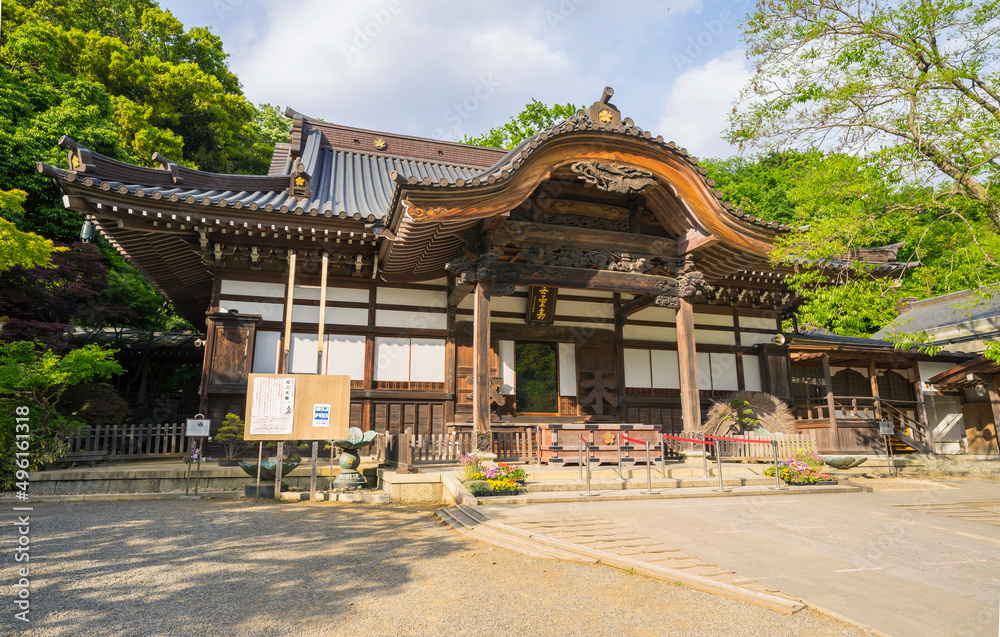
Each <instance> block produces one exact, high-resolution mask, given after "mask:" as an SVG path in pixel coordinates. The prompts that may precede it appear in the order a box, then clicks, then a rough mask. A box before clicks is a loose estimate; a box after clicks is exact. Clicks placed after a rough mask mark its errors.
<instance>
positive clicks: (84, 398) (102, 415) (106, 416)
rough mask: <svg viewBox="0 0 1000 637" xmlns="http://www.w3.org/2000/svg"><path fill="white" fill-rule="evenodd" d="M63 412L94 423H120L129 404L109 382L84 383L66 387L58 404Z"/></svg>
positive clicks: (127, 411)
mask: <svg viewBox="0 0 1000 637" xmlns="http://www.w3.org/2000/svg"><path fill="white" fill-rule="evenodd" d="M56 407H57V409H58V410H59V412H60V413H61V414H65V415H66V416H67V417H70V418H76V419H81V420H85V421H86V422H87V423H89V424H92V425H120V424H122V423H124V422H125V418H127V417H128V415H129V406H128V403H127V402H125V400H124V399H123V398H122V397H121V396H120V395H118V392H117V391H115V388H114V387H112V386H111V385H109V384H108V383H83V384H81V385H72V386H70V387H67V388H66V391H64V392H63V394H62V396H61V397H60V398H59V403H58V404H57V405H56Z"/></svg>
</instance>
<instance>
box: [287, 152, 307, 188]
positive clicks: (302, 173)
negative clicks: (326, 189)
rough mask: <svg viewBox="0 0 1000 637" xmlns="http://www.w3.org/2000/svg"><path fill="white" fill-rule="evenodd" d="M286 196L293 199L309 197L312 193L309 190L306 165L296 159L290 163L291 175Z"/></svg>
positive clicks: (299, 159)
mask: <svg viewBox="0 0 1000 637" xmlns="http://www.w3.org/2000/svg"><path fill="white" fill-rule="evenodd" d="M289 179H290V181H289V184H288V194H290V195H291V196H293V197H309V196H310V193H311V192H312V191H311V190H310V188H309V181H310V176H309V173H307V172H306V165H305V163H303V162H302V159H301V158H299V157H297V158H296V159H295V161H293V162H292V174H291V175H290V177H289Z"/></svg>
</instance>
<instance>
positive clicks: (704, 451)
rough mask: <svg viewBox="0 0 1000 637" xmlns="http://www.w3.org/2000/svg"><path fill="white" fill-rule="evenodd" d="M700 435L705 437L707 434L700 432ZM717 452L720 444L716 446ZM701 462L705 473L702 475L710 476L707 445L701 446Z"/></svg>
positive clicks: (704, 476)
mask: <svg viewBox="0 0 1000 637" xmlns="http://www.w3.org/2000/svg"><path fill="white" fill-rule="evenodd" d="M698 435H699V436H703V437H704V435H705V434H698ZM715 453H719V446H718V445H716V446H715ZM701 464H702V472H703V473H704V475H702V476H701V477H703V478H707V477H708V447H705V446H702V448H701Z"/></svg>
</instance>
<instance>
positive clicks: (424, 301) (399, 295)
mask: <svg viewBox="0 0 1000 637" xmlns="http://www.w3.org/2000/svg"><path fill="white" fill-rule="evenodd" d="M376 298H377V299H378V302H379V303H380V304H381V303H384V304H386V305H411V306H413V307H418V308H419V307H435V308H443V307H447V305H448V293H447V292H446V291H444V290H441V291H434V290H414V289H409V288H385V287H383V288H379V289H378V293H377V297H376Z"/></svg>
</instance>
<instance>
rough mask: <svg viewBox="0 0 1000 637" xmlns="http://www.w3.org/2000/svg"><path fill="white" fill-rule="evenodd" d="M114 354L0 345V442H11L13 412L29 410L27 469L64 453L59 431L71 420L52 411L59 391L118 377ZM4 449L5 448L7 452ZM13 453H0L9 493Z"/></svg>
mask: <svg viewBox="0 0 1000 637" xmlns="http://www.w3.org/2000/svg"><path fill="white" fill-rule="evenodd" d="M114 354H115V351H114V350H105V349H101V348H100V347H98V346H96V345H88V346H86V347H82V348H80V349H76V350H73V351H71V352H68V353H66V354H65V355H63V356H59V355H57V354H55V353H53V352H52V351H51V350H49V349H47V348H45V347H43V346H41V345H40V344H38V343H31V342H27V341H21V342H15V343H0V397H3V398H2V399H0V438H3V439H5V440H4V442H5V443H6V442H7V441H12V440H14V434H13V433H12V432H18V433H23V432H24V430H23V429H17V427H18V425H19V424H20V423H19V422H18V421H17V420H15V416H14V413H15V411H14V410H15V408H18V407H20V408H22V410H23V409H27V411H28V412H29V415H28V418H29V422H28V425H29V429H30V431H29V438H28V440H27V445H26V446H27V450H28V453H29V456H28V460H29V466H28V468H29V469H38V468H39V467H41V466H44V465H46V464H49V463H51V462H54V461H55V460H57V459H58V458H60V457H61V456H63V455H65V451H66V450H65V445H63V443H62V442H61V440H60V437H59V435H60V430H62V429H63V428H66V429H67V431H70V430H71V428H72V426H74V425H75V424H76V421H73V420H70V419H68V418H66V417H65V416H64V415H62V414H60V413H59V412H58V411H57V410H56V405H57V403H58V402H59V400H60V398H61V397H62V396H63V394H64V392H66V390H67V389H68V388H69V387H72V386H73V385H78V384H81V383H88V382H90V381H92V380H97V379H102V378H107V377H109V376H111V375H113V374H120V373H121V371H122V368H121V366H120V365H119V364H118V363H116V362H115V360H114V358H113V357H114ZM10 448H11V446H5V447H4V449H10ZM14 462H15V458H14V456H13V454H9V453H5V454H4V455H3V460H2V461H0V488H4V489H9V488H10V487H11V485H12V484H13V481H14V480H13V478H14V474H15V471H16V470H17V467H16V466H15V464H14Z"/></svg>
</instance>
